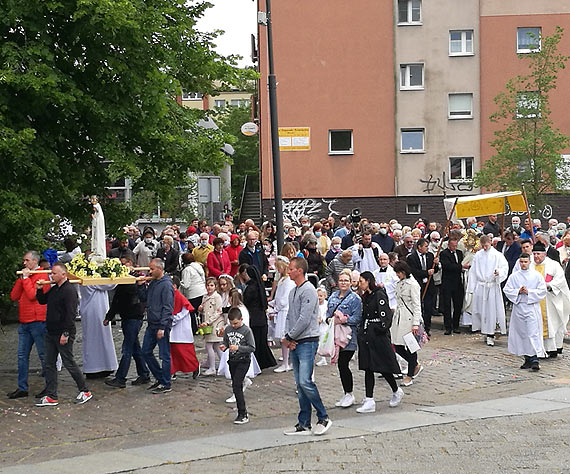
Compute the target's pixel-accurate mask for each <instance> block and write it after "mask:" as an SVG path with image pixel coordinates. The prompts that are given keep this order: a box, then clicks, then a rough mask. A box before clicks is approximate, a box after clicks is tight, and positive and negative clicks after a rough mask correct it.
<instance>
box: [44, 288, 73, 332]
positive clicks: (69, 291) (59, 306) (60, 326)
mask: <svg viewBox="0 0 570 474" xmlns="http://www.w3.org/2000/svg"><path fill="white" fill-rule="evenodd" d="M36 299H37V300H38V303H40V304H47V314H46V327H47V332H48V334H51V335H52V336H61V334H62V333H64V332H68V333H69V335H70V336H75V317H76V316H77V309H78V306H79V298H78V296H77V290H76V289H75V288H74V287H73V285H72V284H71V283H69V280H66V281H65V282H64V283H63V284H62V285H61V286H57V285H53V286H52V287H51V288H50V290H49V291H48V292H47V293H44V292H43V290H41V289H40V290H37V291H36Z"/></svg>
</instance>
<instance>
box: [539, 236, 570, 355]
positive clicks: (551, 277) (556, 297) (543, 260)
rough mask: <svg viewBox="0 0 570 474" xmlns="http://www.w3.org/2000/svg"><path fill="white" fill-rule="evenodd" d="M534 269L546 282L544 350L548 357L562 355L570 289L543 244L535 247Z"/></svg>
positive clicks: (568, 311)
mask: <svg viewBox="0 0 570 474" xmlns="http://www.w3.org/2000/svg"><path fill="white" fill-rule="evenodd" d="M532 253H533V256H534V264H535V265H534V267H535V269H536V271H537V272H539V273H540V274H541V275H542V277H543V278H544V280H545V282H546V289H547V290H548V292H547V293H546V299H545V300H544V301H543V302H542V303H541V313H542V324H543V335H544V349H545V350H546V352H547V353H548V357H550V358H553V359H554V358H556V357H558V354H561V353H562V344H563V342H564V335H565V334H566V325H567V324H568V316H569V315H570V289H568V283H567V282H566V277H565V276H564V270H563V269H562V266H560V264H559V263H558V262H556V261H554V260H552V259H550V258H548V257H547V256H546V249H545V248H544V245H543V244H542V243H541V242H537V243H536V244H534V247H533V252H532Z"/></svg>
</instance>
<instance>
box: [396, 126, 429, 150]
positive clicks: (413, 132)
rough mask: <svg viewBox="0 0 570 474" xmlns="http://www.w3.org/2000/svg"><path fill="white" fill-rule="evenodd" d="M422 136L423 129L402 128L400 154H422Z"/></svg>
mask: <svg viewBox="0 0 570 474" xmlns="http://www.w3.org/2000/svg"><path fill="white" fill-rule="evenodd" d="M424 134H425V129H423V128H402V130H401V131H400V135H401V143H400V153H423V151H424Z"/></svg>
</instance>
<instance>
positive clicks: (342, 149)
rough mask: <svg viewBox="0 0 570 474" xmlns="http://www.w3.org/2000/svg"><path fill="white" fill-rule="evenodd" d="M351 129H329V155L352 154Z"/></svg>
mask: <svg viewBox="0 0 570 474" xmlns="http://www.w3.org/2000/svg"><path fill="white" fill-rule="evenodd" d="M353 153H354V151H353V143H352V130H329V155H352V154H353Z"/></svg>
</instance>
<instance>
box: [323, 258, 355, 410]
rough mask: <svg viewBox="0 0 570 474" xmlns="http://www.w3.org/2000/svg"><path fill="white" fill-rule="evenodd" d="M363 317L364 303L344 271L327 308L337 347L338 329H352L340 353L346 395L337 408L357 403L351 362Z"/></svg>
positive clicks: (340, 367)
mask: <svg viewBox="0 0 570 474" xmlns="http://www.w3.org/2000/svg"><path fill="white" fill-rule="evenodd" d="M361 317H362V302H361V301H360V296H358V295H357V294H356V293H355V292H354V291H352V290H351V289H350V270H348V269H344V270H342V271H341V272H340V274H339V276H338V290H336V291H335V292H333V294H332V295H331V296H330V298H329V300H328V308H327V322H329V320H330V319H331V318H334V319H335V324H336V326H335V345H337V346H338V345H339V344H337V339H338V334H339V331H338V330H337V327H338V329H347V328H349V329H350V334H349V338H348V343H347V344H346V345H344V347H342V346H341V348H340V350H339V352H338V372H339V374H340V381H341V383H342V388H343V390H344V395H343V396H342V397H341V399H340V400H339V401H338V402H336V403H335V406H337V407H342V408H348V407H350V406H352V405H353V404H354V402H355V399H354V395H353V394H352V389H353V385H354V383H353V379H352V372H351V371H350V367H349V362H350V359H352V356H353V355H354V353H355V352H356V327H357V326H358V324H359V323H360V319H361ZM341 321H344V322H341ZM337 323H338V324H337ZM340 326H342V328H341V327H340ZM334 360H335V357H333V358H332V359H331V362H332V363H334Z"/></svg>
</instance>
